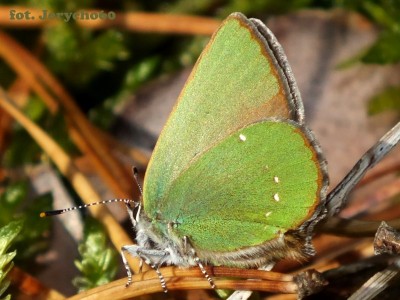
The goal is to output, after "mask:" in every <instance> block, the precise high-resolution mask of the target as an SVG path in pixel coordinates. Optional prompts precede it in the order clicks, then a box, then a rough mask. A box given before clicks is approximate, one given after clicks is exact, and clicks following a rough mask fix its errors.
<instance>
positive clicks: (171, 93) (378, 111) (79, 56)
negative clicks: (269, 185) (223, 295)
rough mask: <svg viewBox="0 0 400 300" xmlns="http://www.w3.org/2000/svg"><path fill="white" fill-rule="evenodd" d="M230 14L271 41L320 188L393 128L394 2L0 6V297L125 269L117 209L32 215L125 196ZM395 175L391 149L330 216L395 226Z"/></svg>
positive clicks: (398, 29)
mask: <svg viewBox="0 0 400 300" xmlns="http://www.w3.org/2000/svg"><path fill="white" fill-rule="evenodd" d="M235 11H240V12H242V13H244V14H245V15H246V16H248V17H254V18H259V19H261V20H262V21H263V22H265V23H266V24H267V26H268V27H270V29H271V30H272V31H273V32H274V34H275V35H276V36H277V38H278V40H279V41H280V43H281V44H282V46H283V48H284V50H285V52H286V54H287V56H288V59H289V62H290V64H291V66H292V69H293V72H294V75H295V78H296V79H297V83H298V85H299V88H300V92H301V94H302V98H303V101H304V105H305V114H306V122H307V124H308V125H309V127H310V128H311V129H312V130H313V131H314V132H315V134H316V136H317V138H318V140H319V142H320V144H321V145H322V148H323V150H324V153H325V156H326V158H327V161H328V167H329V175H330V181H331V187H334V186H335V185H336V184H337V183H338V182H339V181H340V180H341V179H342V178H343V177H344V176H345V175H346V174H347V172H348V171H349V170H350V169H351V167H352V166H353V165H354V164H355V163H356V161H357V160H358V159H359V158H360V157H361V155H362V154H363V153H364V152H365V151H366V150H368V148H369V147H371V146H372V145H373V144H374V143H375V142H376V141H377V140H378V139H379V138H380V137H381V136H382V135H383V134H384V133H385V132H386V131H387V130H389V129H390V128H391V127H392V126H393V125H394V124H395V123H396V122H398V120H399V112H400V65H399V64H398V63H399V61H400V2H398V1H395V0H392V1H390V0H365V1H362V0H359V1H350V0H349V1H346V0H320V1H318V0H291V1H274V0H257V1H245V0H196V1H183V0H176V1H95V0H86V1H78V0H70V1H52V0H45V1H29V0H26V1H23V0H21V1H0V87H1V89H2V90H3V92H1V93H0V101H1V105H0V160H1V163H0V227H4V226H8V227H5V228H6V230H5V231H4V235H3V236H0V239H2V240H0V241H1V243H2V244H3V245H4V247H3V249H0V255H2V256H0V257H8V259H3V260H4V263H2V264H0V267H1V268H3V269H2V270H3V272H5V271H6V270H8V268H9V267H10V266H11V262H10V261H11V259H12V257H11V256H14V255H11V256H10V255H9V256H7V253H14V250H16V251H17V252H16V253H17V254H16V255H15V257H13V262H14V264H15V266H16V268H14V269H13V270H12V271H10V272H9V273H8V279H6V278H2V277H0V280H2V281H1V282H0V291H2V289H1V287H6V283H7V282H11V289H7V291H5V292H3V293H4V294H3V296H5V295H7V294H10V293H12V294H13V295H14V297H15V299H53V298H51V297H50V296H49V295H50V294H51V293H53V292H54V294H52V297H55V298H57V299H62V298H63V295H65V296H71V295H74V294H76V293H77V292H78V291H82V290H86V289H90V288H93V287H95V286H98V285H102V284H105V283H107V282H109V281H112V280H114V279H116V278H123V277H125V276H126V275H125V271H123V270H122V268H121V262H120V257H119V254H118V251H119V248H120V246H121V245H123V244H126V243H128V244H129V243H131V241H132V240H133V239H134V236H133V231H132V230H131V225H130V224H129V221H127V219H126V211H125V208H124V205H123V204H121V205H119V204H114V205H110V206H109V207H108V208H109V209H110V210H111V213H112V215H113V216H114V219H113V220H114V221H112V222H109V221H107V220H106V221H105V220H104V218H103V217H102V214H103V213H104V212H103V211H104V210H103V208H99V209H98V210H95V211H92V214H90V213H89V212H88V211H84V210H83V211H79V212H72V213H69V214H67V215H63V216H59V217H54V218H44V219H43V218H39V217H38V216H39V213H40V212H41V211H44V210H50V209H62V208H66V207H70V206H75V205H80V204H82V203H83V202H86V203H88V202H94V201H99V200H106V199H112V198H132V199H137V197H138V190H137V188H136V184H135V183H134V180H133V175H132V171H131V169H132V166H136V167H137V168H138V169H139V171H140V176H141V178H143V175H144V172H145V170H146V165H147V163H148V160H149V158H150V155H151V151H152V149H153V147H154V145H155V143H156V141H157V137H158V134H159V132H160V131H161V129H162V127H163V124H164V123H165V121H166V119H167V117H168V114H169V112H170V111H171V109H172V106H173V105H174V103H175V101H176V99H177V97H178V95H179V92H180V90H181V89H182V87H183V85H184V83H185V80H186V78H187V77H188V75H189V73H190V71H191V68H192V66H193V64H194V63H195V62H196V60H197V57H198V56H199V54H200V53H201V51H202V49H203V47H204V46H205V45H206V43H207V41H208V40H209V38H210V36H211V34H212V33H213V32H214V31H215V30H216V29H217V28H218V26H219V24H220V22H221V21H222V20H223V19H224V18H225V17H227V16H228V15H229V14H230V13H232V12H235ZM52 12H55V13H58V15H57V14H56V15H54V14H51V13H52ZM74 12H76V13H79V14H80V15H79V16H80V19H79V20H73V19H72V18H71V19H67V18H68V17H67V15H66V14H65V13H74ZM43 13H46V14H47V18H46V19H44V20H41V19H40V18H39V16H42V15H43ZM83 16H87V19H86V20H82V18H83ZM32 17H34V18H32ZM399 167H400V152H399V150H398V149H397V150H396V149H395V150H394V151H393V152H392V153H391V154H390V155H389V156H388V157H387V158H386V159H385V160H384V161H383V162H382V164H380V165H379V166H378V167H377V168H376V170H375V173H373V174H370V176H369V177H368V178H367V180H368V181H366V182H365V184H364V185H363V187H362V188H359V189H358V190H357V191H356V192H355V193H354V195H352V200H353V201H352V205H351V206H350V207H348V208H347V209H346V210H345V211H343V213H342V216H346V217H353V216H360V217H365V218H370V216H371V215H373V214H375V217H373V218H375V219H379V220H381V219H391V218H397V217H398V216H399V215H400V210H399V209H398V202H399V200H400V199H399V196H398V195H399V188H398V186H400V184H399V182H398V178H397V173H398V171H399ZM388 212H390V213H388ZM90 215H92V216H94V218H93V217H90ZM115 220H116V221H117V222H115ZM10 222H11V223H10ZM10 224H11V225H10ZM118 224H121V225H118ZM2 232H3V231H2ZM6 232H10V234H6ZM335 241H336V240H335ZM340 242H343V243H344V244H345V245H354V243H355V242H354V240H351V241H350V240H340ZM346 243H350V244H346ZM368 243H369V244H366V245H367V246H365V247H372V246H371V241H370V240H368ZM327 244H329V245H330V246H329V247H325V246H321V247H322V248H323V249H325V248H329V249H328V250H329V251H331V252H329V255H331V256H332V255H333V254H332V253H336V252H335V251H338V248H342V249H344V247H343V245H344V244H340V243H339V242H337V244H336V242H335V243H332V241H330V242H327V243H325V244H324V245H327ZM368 245H369V246H368ZM324 247H325V248H324ZM335 247H336V248H335ZM349 248H350V249H352V250H349V251H360V250H358V248H357V247H356V246H354V247H353V246H351V247H349ZM317 249H318V247H317ZM354 249H356V250H354ZM325 250H326V249H325ZM325 250H323V251H322V253H325V252H324V251H325ZM328 250H326V251H327V252H326V253H328ZM326 253H325V254H326ZM366 253H369V254H365V255H366V256H368V255H372V252H371V251H370V252H368V251H366ZM353 254H354V253H353ZM357 254H358V256H357V257H359V256H360V255H359V254H360V253H359V252H357ZM326 255H328V254H326ZM340 255H343V253H341V254H340ZM284 267H285V264H282V267H281V269H282V270H283V269H284ZM278 269H279V267H278ZM27 278H29V280H31V281H29V283H27V282H26V280H27ZM361 282H362V280H361ZM355 288H357V286H356V285H352V286H351V287H350V288H349V289H345V288H343V290H342V291H343V293H344V295H347V294H349V293H351V291H354V289H355ZM43 291H46V292H43ZM49 291H50V292H51V293H50V292H49ZM346 293H347V294H346ZM54 295H56V296H54ZM1 296H2V294H1V292H0V297H1ZM35 297H36V298H35ZM58 297H59V298H58ZM169 297H171V298H173V297H174V294H172V295H169ZM178 297H186V298H193V299H195V296H194V294H190V293H188V294H184V295H182V294H181V295H180V296H178ZM199 297H200V298H202V299H205V297H209V298H213V297H215V295H214V294H212V293H206V292H204V294H201V296H199ZM332 297H333V298H335V297H339V295H337V294H334V293H333V296H332ZM200 298H199V299H200Z"/></svg>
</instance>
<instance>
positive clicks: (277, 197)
mask: <svg viewBox="0 0 400 300" xmlns="http://www.w3.org/2000/svg"><path fill="white" fill-rule="evenodd" d="M274 200H275V201H276V202H278V201H279V200H280V199H279V195H278V193H276V194H275V195H274Z"/></svg>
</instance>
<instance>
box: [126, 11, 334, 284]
mask: <svg viewBox="0 0 400 300" xmlns="http://www.w3.org/2000/svg"><path fill="white" fill-rule="evenodd" d="M327 184H328V179H327V170H326V163H325V160H324V159H323V157H322V154H321V149H320V147H319V145H318V144H317V142H316V141H315V138H314V136H313V134H312V133H311V132H310V130H309V129H308V128H307V127H306V126H305V125H304V112H303V104H302V101H301V98H300V94H299V91H298V88H297V86H296V83H295V79H294V77H293V74H292V71H291V69H290V66H289V64H288V62H287V59H286V56H285V54H284V52H283V50H282V48H281V46H280V44H279V43H278V42H277V40H276V38H275V37H274V35H273V34H272V33H271V32H270V30H269V29H268V28H267V27H266V26H265V25H264V24H263V23H262V22H261V21H259V20H257V19H247V18H246V17H245V16H244V15H242V14H240V13H234V14H232V15H230V16H229V17H228V18H227V19H226V20H225V21H224V22H223V24H222V25H221V27H220V28H219V29H218V31H217V32H216V33H215V34H214V35H213V36H212V38H211V40H210V42H209V43H208V45H207V46H206V48H205V49H204V50H203V53H202V54H201V56H200V58H199V59H198V61H197V63H196V65H195V67H194V69H193V71H192V73H191V75H190V76H189V79H188V80H187V82H186V85H185V86H184V88H183V90H182V92H181V94H180V96H179V99H178V101H177V103H176V105H175V107H174V108H173V111H172V113H171V114H170V116H169V119H168V121H167V123H166V125H165V127H164V129H163V131H162V133H161V135H160V137H159V139H158V142H157V144H156V147H155V149H154V152H153V155H152V157H151V160H150V163H149V165H148V168H147V171H146V175H145V179H144V186H143V197H142V202H141V204H140V210H139V212H138V213H137V214H136V216H135V217H133V212H132V211H130V215H131V219H132V221H133V223H134V225H135V228H136V231H137V243H138V245H132V246H125V247H123V251H126V252H128V253H130V254H132V255H134V256H138V257H140V258H142V259H144V260H145V261H146V262H147V263H149V264H151V265H152V266H153V267H155V268H156V269H157V267H158V266H159V265H162V264H173V265H177V266H183V267H188V266H195V265H198V266H199V267H200V268H201V269H202V270H203V271H204V268H203V265H202V264H204V263H206V264H212V265H227V266H235V267H243V268H246V267H260V266H263V265H266V264H269V263H271V262H274V261H276V260H279V259H281V258H284V257H285V258H286V257H289V258H295V259H299V258H304V257H306V256H308V255H312V254H313V252H314V250H313V248H312V245H311V242H310V239H311V234H312V230H313V227H314V225H315V224H316V223H317V222H318V220H319V219H321V218H322V217H323V216H324V212H325V209H324V199H325V197H326V190H327ZM124 262H125V265H126V267H127V270H128V274H130V271H129V267H128V266H127V264H126V260H125V258H124ZM204 272H205V271H204ZM160 277H161V276H160ZM206 277H207V276H206ZM161 278H162V277H161ZM207 278H208V279H209V281H210V283H212V281H211V279H210V278H209V277H207ZM129 282H130V279H129ZM162 284H163V286H164V288H165V284H164V282H163V281H162Z"/></svg>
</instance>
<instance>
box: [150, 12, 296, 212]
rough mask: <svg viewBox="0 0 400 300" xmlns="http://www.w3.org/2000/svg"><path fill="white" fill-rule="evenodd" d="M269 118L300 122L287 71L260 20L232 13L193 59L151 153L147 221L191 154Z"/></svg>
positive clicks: (286, 64) (278, 51)
mask: <svg viewBox="0 0 400 300" xmlns="http://www.w3.org/2000/svg"><path fill="white" fill-rule="evenodd" d="M272 116H273V117H277V118H282V119H292V120H295V121H297V122H298V123H302V121H303V105H302V102H301V99H300V95H299V92H298V90H297V86H296V84H295V81H294V78H293V76H292V74H291V71H290V67H289V66H288V63H287V60H286V57H285V55H284V54H283V51H282V48H281V47H280V45H279V44H278V42H277V41H276V39H275V38H274V36H273V35H272V34H271V33H270V32H269V30H268V29H267V28H266V27H265V26H264V25H263V24H262V23H261V22H258V21H257V20H248V19H247V18H246V17H245V16H243V15H242V14H239V13H235V14H232V15H231V16H229V17H228V18H227V19H226V20H225V21H224V22H223V24H222V25H221V27H220V29H219V30H218V31H217V32H216V33H215V34H214V35H213V37H212V38H211V40H210V42H209V44H208V46H207V47H206V48H205V50H204V51H203V53H202V55H201V56H200V58H199V60H198V61H197V63H196V65H195V67H194V69H193V71H192V73H191V75H190V77H189V79H188V81H187V83H186V85H185V87H184V88H183V90H182V92H181V95H180V97H179V99H178V102H177V104H176V105H175V107H174V109H173V111H172V113H171V115H170V117H169V119H168V121H167V123H166V125H165V127H164V129H163V131H162V133H161V135H160V137H159V140H158V142H157V145H156V147H155V149H154V152H153V155H152V158H151V160H150V163H149V166H148V168H147V171H146V177H145V182H144V192H143V202H144V209H145V211H146V213H147V214H148V215H149V217H150V218H155V217H156V215H157V213H158V211H160V202H162V201H164V200H162V199H165V198H166V197H167V191H168V189H169V188H170V187H171V185H172V184H173V182H174V181H175V180H176V179H177V178H178V177H179V176H181V174H182V172H183V170H185V169H186V168H187V167H188V165H189V164H190V163H191V160H192V159H193V158H194V157H195V156H197V155H199V154H200V153H203V152H204V151H205V150H206V149H208V148H210V146H211V145H214V144H216V143H217V142H218V141H220V140H222V139H224V138H225V137H226V136H228V135H230V134H231V133H233V132H235V131H237V130H238V129H239V128H242V127H243V126H246V125H247V124H251V123H253V122H256V121H259V120H262V119H265V118H268V117H272ZM210 172H212V170H210Z"/></svg>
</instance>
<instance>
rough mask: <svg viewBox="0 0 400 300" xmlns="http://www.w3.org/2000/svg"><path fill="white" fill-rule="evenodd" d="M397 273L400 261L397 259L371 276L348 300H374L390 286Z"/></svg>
mask: <svg viewBox="0 0 400 300" xmlns="http://www.w3.org/2000/svg"><path fill="white" fill-rule="evenodd" d="M399 271H400V259H397V260H396V261H394V262H393V263H392V264H391V265H390V266H389V267H387V268H386V269H385V270H383V271H381V272H378V273H376V274H375V275H374V276H372V277H371V278H370V279H369V280H368V281H367V282H365V283H364V284H363V285H362V286H361V287H360V288H359V289H358V290H357V291H356V292H355V293H354V294H353V295H351V296H350V297H349V300H370V299H374V298H375V297H376V296H377V295H379V294H380V293H381V292H382V291H383V290H384V289H386V288H387V287H389V286H390V282H391V281H392V280H393V279H394V278H395V277H396V276H397V275H398V274H399Z"/></svg>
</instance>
